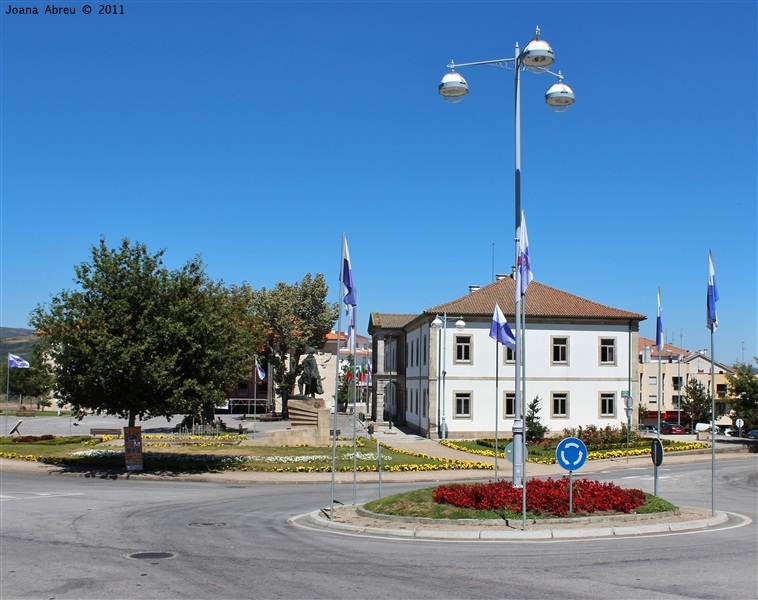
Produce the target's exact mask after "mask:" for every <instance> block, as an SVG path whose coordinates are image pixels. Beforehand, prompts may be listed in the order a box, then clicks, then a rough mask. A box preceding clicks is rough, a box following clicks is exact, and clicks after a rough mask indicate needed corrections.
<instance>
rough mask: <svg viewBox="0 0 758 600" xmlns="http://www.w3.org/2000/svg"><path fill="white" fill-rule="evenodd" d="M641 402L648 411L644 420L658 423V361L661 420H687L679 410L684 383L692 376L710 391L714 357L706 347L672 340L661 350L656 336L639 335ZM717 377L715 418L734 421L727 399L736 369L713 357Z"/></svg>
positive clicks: (685, 421) (725, 423) (680, 421)
mask: <svg viewBox="0 0 758 600" xmlns="http://www.w3.org/2000/svg"><path fill="white" fill-rule="evenodd" d="M637 344H638V355H639V363H640V370H639V377H640V379H639V384H640V385H639V403H640V405H641V406H642V407H643V408H644V409H645V410H646V411H647V416H646V417H645V418H644V419H643V421H642V422H643V423H644V424H656V423H657V421H658V410H659V409H658V363H659V362H660V363H661V365H660V366H661V407H660V411H661V415H660V418H661V422H664V421H669V422H671V423H687V422H688V419H686V417H683V416H682V414H681V411H680V410H679V400H680V397H681V394H683V390H684V387H685V386H686V385H687V384H688V383H689V382H690V381H692V380H697V381H699V382H700V383H702V384H703V385H704V386H705V388H706V390H708V394H709V395H710V391H711V359H710V357H709V356H708V351H707V350H699V351H696V352H693V351H692V350H685V349H684V348H679V347H677V346H674V345H672V344H666V345H664V346H663V349H662V350H661V351H660V353H659V352H658V347H657V346H656V345H655V340H650V339H647V338H643V337H641V338H639V339H638V340H637ZM713 367H714V369H713V370H714V379H715V383H716V402H715V408H716V422H718V423H720V424H722V425H731V423H732V421H731V419H730V418H729V417H728V414H729V407H728V406H727V403H726V396H727V379H726V376H727V375H730V374H733V373H734V369H733V368H732V367H730V366H728V365H725V364H724V363H721V362H718V361H714V363H713Z"/></svg>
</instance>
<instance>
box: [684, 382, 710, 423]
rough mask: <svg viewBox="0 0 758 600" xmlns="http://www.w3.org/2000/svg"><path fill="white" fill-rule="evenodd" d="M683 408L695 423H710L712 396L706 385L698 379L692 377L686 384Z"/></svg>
mask: <svg viewBox="0 0 758 600" xmlns="http://www.w3.org/2000/svg"><path fill="white" fill-rule="evenodd" d="M681 410H682V411H684V412H685V413H687V414H688V415H689V416H690V419H691V422H692V423H693V424H694V423H710V421H711V396H710V394H708V390H707V389H706V387H705V385H703V384H702V383H701V382H700V381H698V380H697V379H690V381H689V382H688V383H687V385H685V386H684V397H683V398H682V405H681Z"/></svg>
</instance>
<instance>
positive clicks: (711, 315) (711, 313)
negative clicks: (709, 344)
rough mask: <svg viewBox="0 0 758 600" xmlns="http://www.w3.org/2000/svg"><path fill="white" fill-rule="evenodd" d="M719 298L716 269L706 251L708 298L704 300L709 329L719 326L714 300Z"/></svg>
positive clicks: (712, 329)
mask: <svg viewBox="0 0 758 600" xmlns="http://www.w3.org/2000/svg"><path fill="white" fill-rule="evenodd" d="M718 299H719V291H718V289H717V288H716V271H715V270H714V269H713V254H711V251H710V250H709V251H708V298H707V300H706V307H707V314H706V321H705V326H706V327H707V328H708V329H710V330H711V331H716V329H718V326H719V317H718V314H717V313H716V300H718Z"/></svg>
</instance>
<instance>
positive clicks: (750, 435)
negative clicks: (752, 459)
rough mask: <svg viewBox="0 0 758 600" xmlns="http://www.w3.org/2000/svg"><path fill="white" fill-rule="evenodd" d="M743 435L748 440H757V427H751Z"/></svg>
mask: <svg viewBox="0 0 758 600" xmlns="http://www.w3.org/2000/svg"><path fill="white" fill-rule="evenodd" d="M745 437H746V438H747V439H749V440H758V429H751V430H750V431H748V432H747V435H746V436H745Z"/></svg>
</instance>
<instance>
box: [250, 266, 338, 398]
mask: <svg viewBox="0 0 758 600" xmlns="http://www.w3.org/2000/svg"><path fill="white" fill-rule="evenodd" d="M327 294H328V287H327V285H326V281H325V279H324V276H323V275H322V274H320V273H319V274H317V275H316V276H315V277H313V276H312V275H311V274H310V273H308V274H306V275H305V277H303V280H302V281H301V282H299V283H295V284H293V285H288V284H286V283H281V282H280V283H278V284H277V285H276V286H274V287H273V288H271V289H266V288H262V289H261V290H259V291H257V292H255V293H254V294H253V301H252V305H253V312H254V314H255V315H256V317H257V318H259V319H260V321H261V322H262V323H263V324H264V325H263V326H264V328H265V335H266V344H265V345H266V359H267V362H268V364H269V365H270V367H273V368H270V369H269V374H271V371H273V378H274V383H275V385H276V388H277V392H278V393H279V394H281V396H282V399H283V404H284V407H285V408H284V410H285V412H286V402H287V398H288V397H289V395H290V394H292V392H293V390H294V387H295V382H296V381H297V377H298V375H299V374H300V372H301V368H300V364H299V362H298V359H299V357H300V356H302V355H303V354H305V353H306V351H307V350H308V348H309V347H313V348H316V349H320V348H323V347H324V345H325V344H326V335H327V334H328V333H329V332H330V331H331V330H332V327H333V326H334V322H335V321H336V319H337V305H336V303H329V302H327V301H326V297H327Z"/></svg>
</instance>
